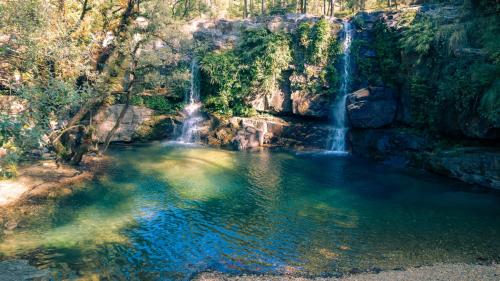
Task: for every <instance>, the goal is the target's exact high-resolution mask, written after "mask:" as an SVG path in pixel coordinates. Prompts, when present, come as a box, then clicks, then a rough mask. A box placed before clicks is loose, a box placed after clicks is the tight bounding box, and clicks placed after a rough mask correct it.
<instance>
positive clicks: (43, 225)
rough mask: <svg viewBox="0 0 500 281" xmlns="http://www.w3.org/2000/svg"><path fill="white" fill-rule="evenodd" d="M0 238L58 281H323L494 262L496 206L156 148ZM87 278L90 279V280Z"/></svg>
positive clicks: (465, 196)
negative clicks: (216, 278)
mask: <svg viewBox="0 0 500 281" xmlns="http://www.w3.org/2000/svg"><path fill="white" fill-rule="evenodd" d="M111 155H112V157H113V158H114V159H113V163H114V165H113V166H112V167H111V168H110V170H109V172H108V173H106V175H104V176H101V177H99V179H98V180H96V181H94V182H92V183H91V184H86V185H84V186H82V187H81V188H80V191H79V192H77V193H75V194H73V195H71V196H70V197H68V198H65V199H62V200H59V201H57V202H55V203H53V204H50V205H48V206H47V208H46V212H44V213H41V214H40V215H39V216H38V217H36V218H33V219H31V220H30V221H29V224H24V225H22V226H20V227H19V228H18V229H16V230H15V231H14V232H13V233H7V234H4V235H3V236H1V238H0V239H1V240H0V253H1V259H10V258H27V259H29V260H30V263H31V264H34V265H36V266H38V267H40V268H49V269H51V270H52V271H53V272H54V277H55V278H56V279H57V278H75V277H81V278H83V279H84V280H85V279H87V280H98V279H99V278H100V279H106V278H107V279H109V280H130V279H141V280H188V279H190V278H192V277H193V276H195V275H196V274H197V273H199V272H202V271H206V270H217V271H222V272H227V273H232V274H241V273H270V274H297V275H331V274H337V273H344V272H348V271H350V270H352V269H353V268H357V269H360V270H369V269H373V268H380V269H392V268H400V267H408V266H418V265H424V264H433V263H438V262H469V263H474V262H478V261H484V260H495V259H498V258H499V257H500V219H498V218H499V217H500V196H499V195H498V194H497V193H492V192H486V191H481V190H471V187H470V186H467V185H463V184H461V183H458V182H456V181H453V180H448V179H445V178H442V177H437V176H433V175H430V174H427V173H423V172H419V171H412V170H408V169H396V168H391V167H388V166H384V165H380V164H374V163H371V162H367V161H364V160H361V159H357V158H354V157H350V156H335V155H326V154H323V155H322V154H297V153H292V152H270V151H260V152H232V151H224V150H213V149H208V148H200V147H175V146H168V145H162V144H155V145H148V146H143V147H119V148H114V149H112V150H111ZM92 278H94V279H92Z"/></svg>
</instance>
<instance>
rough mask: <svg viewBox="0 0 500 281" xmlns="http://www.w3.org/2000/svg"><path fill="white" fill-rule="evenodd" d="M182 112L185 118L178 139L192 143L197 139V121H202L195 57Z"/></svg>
mask: <svg viewBox="0 0 500 281" xmlns="http://www.w3.org/2000/svg"><path fill="white" fill-rule="evenodd" d="M186 103H187V105H186V106H185V107H184V114H185V116H186V118H185V119H184V122H183V124H182V134H181V136H180V137H179V139H178V141H179V142H183V143H194V142H197V141H198V140H199V137H200V136H199V134H198V131H199V126H198V125H199V123H200V122H201V121H203V116H202V115H201V112H200V108H201V102H200V67H199V65H198V62H197V61H196V59H193V61H192V62H191V89H190V91H189V93H188V94H186Z"/></svg>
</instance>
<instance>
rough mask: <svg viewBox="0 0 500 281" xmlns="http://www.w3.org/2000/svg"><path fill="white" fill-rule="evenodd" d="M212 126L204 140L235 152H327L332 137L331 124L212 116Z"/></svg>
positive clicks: (275, 118)
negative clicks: (285, 149) (271, 149)
mask: <svg viewBox="0 0 500 281" xmlns="http://www.w3.org/2000/svg"><path fill="white" fill-rule="evenodd" d="M210 122H211V123H212V126H211V128H210V130H207V131H206V132H205V134H204V135H202V140H204V141H205V142H207V143H208V144H209V145H212V146H220V147H229V148H233V149H239V150H241V149H249V148H256V147H290V148H295V149H299V150H301V149H323V148H324V147H325V146H326V143H327V141H328V138H329V137H330V135H331V128H330V126H328V125H325V124H320V123H317V122H300V121H298V120H296V119H293V118H278V117H249V118H247V117H232V118H229V119H221V118H215V117H213V116H212V117H211V121H210Z"/></svg>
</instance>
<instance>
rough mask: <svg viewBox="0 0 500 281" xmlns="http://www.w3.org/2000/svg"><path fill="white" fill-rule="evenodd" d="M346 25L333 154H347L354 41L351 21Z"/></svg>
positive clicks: (334, 126) (335, 109) (334, 113)
mask: <svg viewBox="0 0 500 281" xmlns="http://www.w3.org/2000/svg"><path fill="white" fill-rule="evenodd" d="M343 25H344V41H343V43H342V49H343V52H344V55H343V58H342V77H341V82H340V90H339V93H338V95H337V98H336V100H335V102H334V104H333V106H332V125H333V133H332V142H331V146H330V150H331V151H333V152H339V153H347V147H346V135H347V131H348V129H349V128H348V126H347V120H346V119H347V112H346V98H347V94H348V92H349V90H350V82H351V48H350V47H351V41H352V33H353V29H352V25H351V23H350V22H349V21H347V20H345V21H344V22H343Z"/></svg>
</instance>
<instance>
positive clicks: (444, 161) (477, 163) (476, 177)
mask: <svg viewBox="0 0 500 281" xmlns="http://www.w3.org/2000/svg"><path fill="white" fill-rule="evenodd" d="M424 166H425V168H426V169H427V170H430V171H432V172H435V173H439V174H443V175H446V176H449V177H454V178H457V179H460V180H462V181H465V182H467V183H471V184H477V185H480V186H483V187H488V188H494V189H500V152H499V151H498V149H493V148H491V149H489V148H484V147H482V148H479V147H477V148H476V147H468V148H460V149H453V150H447V151H441V152H437V153H428V154H427V155H426V157H425V163H424Z"/></svg>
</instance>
